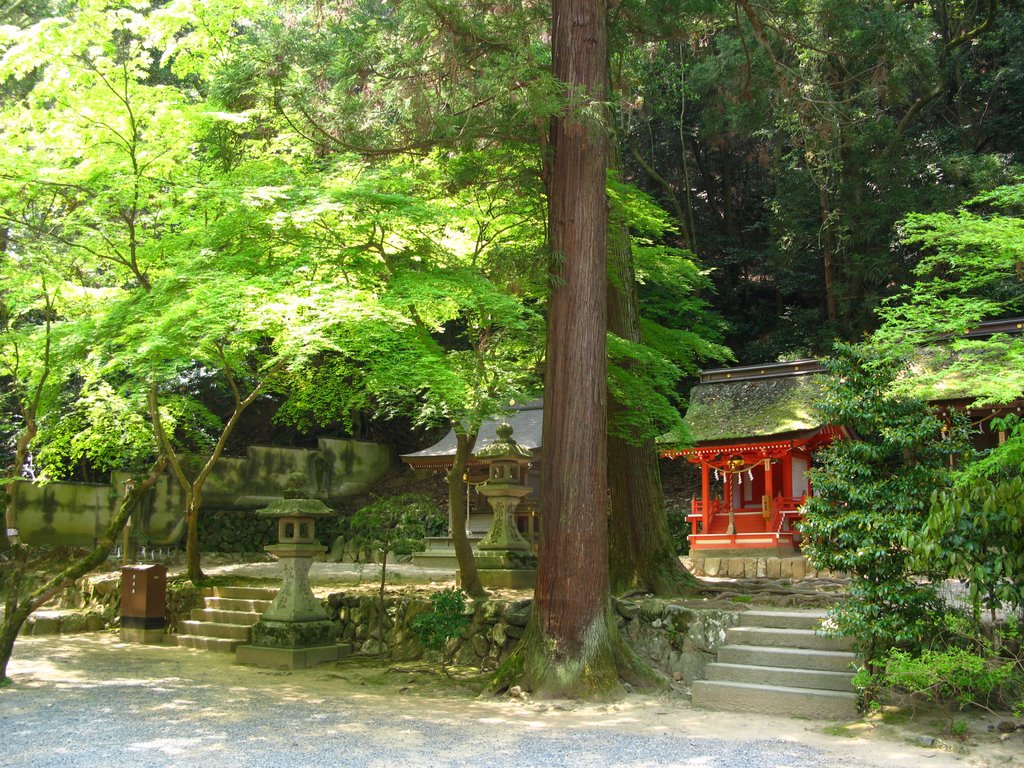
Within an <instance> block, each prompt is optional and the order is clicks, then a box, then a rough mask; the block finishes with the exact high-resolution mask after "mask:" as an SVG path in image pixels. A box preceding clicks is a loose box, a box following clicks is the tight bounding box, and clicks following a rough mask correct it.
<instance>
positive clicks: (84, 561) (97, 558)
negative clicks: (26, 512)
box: [0, 457, 167, 682]
mask: <svg viewBox="0 0 1024 768" xmlns="http://www.w3.org/2000/svg"><path fill="white" fill-rule="evenodd" d="M166 465H167V462H166V459H165V458H164V457H161V458H160V459H158V460H157V462H156V463H155V464H154V465H153V466H152V467H151V468H150V470H149V473H148V474H147V475H146V477H145V478H143V479H142V480H141V481H139V482H135V483H133V484H132V485H131V486H130V487H129V488H128V489H127V492H126V493H125V496H124V498H123V499H122V500H121V506H120V507H119V508H118V510H117V513H116V514H115V515H114V516H113V517H112V518H111V519H110V522H109V523H108V524H107V530H106V531H105V532H104V534H103V536H102V537H101V538H100V540H99V543H98V544H97V545H96V547H95V549H93V550H92V551H91V552H89V553H88V554H86V555H85V556H84V557H81V558H79V559H78V560H76V561H75V562H73V563H72V564H71V565H69V566H67V567H66V568H65V569H64V570H62V571H61V572H60V573H58V574H57V575H55V576H53V577H51V578H50V579H48V580H47V581H46V582H45V583H43V584H42V585H40V586H38V587H36V588H35V589H34V590H32V591H31V592H30V593H29V594H28V595H26V596H25V597H24V598H21V597H20V588H21V586H22V584H23V583H24V580H25V576H26V574H25V573H24V567H25V566H26V565H28V566H31V564H30V563H28V561H27V548H26V547H18V553H17V557H18V558H19V559H20V560H21V562H15V563H11V571H10V573H9V578H8V579H6V580H5V582H6V583H5V584H4V587H5V589H6V590H7V596H6V612H5V614H4V623H3V625H2V626H0V682H4V681H6V680H7V664H8V663H9V662H10V660H11V655H12V653H13V652H14V642H15V640H16V639H17V637H18V632H19V631H21V627H22V625H23V624H24V623H25V622H26V621H27V620H28V617H29V616H31V615H32V612H33V611H35V610H36V609H38V608H39V607H40V606H42V605H44V604H45V603H46V602H47V601H48V600H50V599H52V598H53V597H54V595H56V594H58V593H59V592H60V591H61V590H62V589H64V588H65V587H67V586H69V585H71V584H73V583H74V582H75V581H77V580H78V579H80V578H82V577H83V576H84V575H85V574H87V573H89V571H91V570H93V569H94V568H96V567H97V566H98V565H100V564H101V563H103V562H105V561H106V559H107V557H108V556H109V554H110V550H111V549H112V548H113V546H114V543H115V542H116V541H117V538H118V536H119V535H120V533H121V530H122V529H123V528H124V526H125V523H127V522H128V518H129V517H131V514H132V512H133V511H134V510H135V509H136V508H137V507H138V505H139V502H140V501H141V500H142V498H143V497H144V495H145V494H146V493H148V492H149V490H150V489H151V488H152V487H153V485H154V484H155V483H156V481H157V479H159V477H160V475H161V474H163V471H164V468H165V467H166Z"/></svg>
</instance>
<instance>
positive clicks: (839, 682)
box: [708, 662, 856, 693]
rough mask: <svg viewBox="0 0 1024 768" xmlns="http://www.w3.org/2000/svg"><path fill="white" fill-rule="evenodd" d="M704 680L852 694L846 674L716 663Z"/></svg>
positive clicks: (819, 670)
mask: <svg viewBox="0 0 1024 768" xmlns="http://www.w3.org/2000/svg"><path fill="white" fill-rule="evenodd" d="M708 679H709V680H721V681H724V682H730V683H755V684H757V685H774V686H780V687H784V688H816V689H818V690H821V691H846V692H847V693H856V689H855V688H854V687H853V682H852V681H851V678H850V673H849V671H846V672H830V671H826V670H822V669H794V668H785V667H764V666H760V665H754V664H729V663H727V662H717V663H715V664H711V665H709V666H708Z"/></svg>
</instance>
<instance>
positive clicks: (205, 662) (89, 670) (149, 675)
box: [0, 560, 1024, 768]
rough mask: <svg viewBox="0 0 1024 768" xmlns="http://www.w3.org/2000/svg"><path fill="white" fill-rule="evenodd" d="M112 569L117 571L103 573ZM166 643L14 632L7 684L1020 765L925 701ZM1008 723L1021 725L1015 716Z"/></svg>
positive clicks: (409, 584)
mask: <svg viewBox="0 0 1024 768" xmlns="http://www.w3.org/2000/svg"><path fill="white" fill-rule="evenodd" d="M277 568H278V566H277V564H276V563H273V562H246V563H239V562H237V561H234V562H216V561H213V560H211V561H210V562H208V563H207V562H205V561H204V570H205V571H206V573H207V574H208V575H210V576H214V577H217V578H218V580H221V579H226V580H229V581H235V580H236V579H237V581H238V583H244V582H249V583H251V582H252V581H263V580H267V581H270V580H273V579H274V578H275V576H276V575H277V573H278V571H277ZM174 570H177V569H173V568H172V572H173V571H174ZM379 574H380V571H379V569H378V568H377V567H376V566H354V565H351V564H330V563H318V564H316V565H315V566H314V568H313V571H312V573H311V574H310V581H311V583H312V585H313V588H314V591H315V592H317V594H318V595H320V596H325V595H326V594H328V593H330V592H333V591H352V590H355V591H360V592H362V591H366V592H369V591H371V590H373V589H375V585H376V584H377V583H378V580H379ZM116 577H117V571H116V570H112V571H111V572H110V573H109V574H108V576H107V578H116ZM389 577H390V578H389V579H388V581H389V590H394V591H396V592H405V593H415V592H421V591H422V592H424V593H428V592H431V591H434V590H436V589H438V588H440V587H443V586H450V585H451V584H452V583H453V582H452V577H451V573H450V572H444V571H438V572H430V571H425V570H424V569H417V568H414V567H412V566H402V565H399V566H396V567H394V568H393V570H390V573H389ZM100 578H102V577H100ZM505 596H506V597H526V596H528V595H526V594H522V595H519V594H508V595H505ZM726 599H728V598H726ZM712 600H714V598H712ZM172 642H173V641H172V639H171V638H168V639H167V642H166V644H165V645H162V646H142V645H133V644H123V643H121V642H120V641H119V637H118V634H117V633H116V632H115V631H105V632H98V633H89V634H82V635H71V636H67V635H65V636H42V637H24V638H20V639H19V640H18V643H17V645H16V647H15V652H14V657H13V659H12V661H11V665H10V667H9V674H10V676H11V677H12V678H13V680H14V685H13V687H12V688H11V689H10V692H15V691H16V690H18V689H20V690H22V691H29V690H32V691H35V692H37V693H42V692H44V691H52V692H53V693H54V695H59V693H60V692H61V691H62V690H71V689H74V690H82V689H88V688H91V687H94V686H104V685H109V684H111V682H112V681H120V682H122V683H125V684H128V685H133V684H137V685H146V686H148V685H154V686H162V685H166V686H170V688H173V689H175V690H188V689H189V688H202V689H204V690H206V691H222V692H223V695H218V696H216V697H215V699H214V704H213V705H212V710H215V711H208V712H205V713H204V714H203V716H204V717H205V716H210V717H215V718H226V719H238V718H239V717H240V715H239V714H238V713H237V712H236V710H238V711H244V707H245V702H246V701H252V700H254V699H257V698H262V697H265V696H268V695H270V696H274V697H278V698H280V699H281V700H287V701H290V702H296V703H302V704H308V705H309V706H310V707H311V708H313V709H315V708H317V707H322V706H325V705H329V702H330V701H332V700H344V701H345V702H348V703H356V704H358V706H359V707H360V708H362V709H364V710H365V711H366V712H367V713H368V714H373V715H375V716H380V717H386V716H387V715H388V714H389V713H393V712H395V711H396V709H397V710H398V711H400V712H401V713H402V716H403V717H407V718H415V719H418V720H424V721H430V720H431V719H435V720H436V721H437V722H438V723H442V722H444V723H459V724H472V723H477V724H479V725H480V726H481V727H483V726H488V727H494V726H500V725H501V724H503V723H504V724H508V725H509V726H514V727H515V728H518V729H526V730H528V731H532V732H538V733H547V734H548V735H549V736H550V735H551V734H553V733H554V734H557V733H559V732H563V731H565V732H568V731H572V730H580V729H583V730H586V729H595V728H600V729H615V730H616V732H620V733H625V734H633V735H644V736H651V737H654V736H657V735H659V734H674V735H680V734H685V735H687V736H692V737H701V738H708V739H722V740H727V741H735V742H737V743H739V742H741V741H746V742H749V741H760V740H772V739H777V740H783V741H786V742H792V743H797V744H802V745H806V746H809V747H814V748H818V749H822V750H824V751H827V752H829V753H830V754H833V755H839V756H842V757H843V759H842V761H841V762H843V763H845V762H846V760H845V757H846V756H849V757H850V758H851V760H852V761H853V764H856V765H858V766H876V767H877V768H895V767H898V766H935V767H936V768H945V767H946V766H970V767H975V766H978V767H980V766H986V767H987V766H1009V767H1010V768H1024V730H1021V729H1018V730H1016V731H1014V732H1011V733H1004V732H1001V731H1000V730H999V728H998V726H999V723H1000V721H1006V720H1009V719H1011V718H1010V717H1009V715H1008V714H1004V715H1002V716H997V715H991V714H989V713H986V712H963V713H955V714H954V715H953V720H954V721H956V722H957V723H958V725H960V727H961V729H963V727H964V725H965V726H966V730H963V732H961V733H960V734H959V737H954V736H953V735H952V734H951V733H950V725H951V719H950V716H949V715H948V714H947V713H945V712H938V711H934V710H931V711H929V710H926V709H918V710H917V711H916V712H911V711H909V710H896V709H895V708H889V709H887V710H884V711H882V712H880V713H876V714H872V715H868V716H865V717H863V718H860V719H858V720H856V721H853V722H844V723H833V722H824V721H811V720H800V719H792V718H783V717H775V716H772V715H771V713H765V714H764V715H749V714H733V713H722V712H709V711H705V710H701V709H698V708H695V707H693V706H691V705H690V703H689V701H688V700H687V699H686V698H685V697H684V696H683V695H681V694H678V693H673V694H663V695H644V694H630V695H629V696H627V697H626V698H625V699H624V700H622V701H620V702H617V703H614V704H608V705H604V704H601V705H598V704H583V703H579V702H565V701H561V702H540V701H531V700H528V699H527V700H519V699H514V698H509V697H504V698H500V699H495V698H481V697H479V696H478V693H479V691H480V690H482V688H483V687H484V684H485V682H486V679H485V677H484V676H483V675H481V673H480V672H479V671H478V670H474V669H458V670H455V671H454V672H452V673H451V674H443V673H442V672H441V670H439V669H438V668H437V667H434V666H431V665H429V664H424V663H412V664H400V665H396V664H389V663H388V662H383V664H381V663H379V662H378V661H377V660H376V659H365V658H363V659H348V660H345V661H342V662H338V663H336V664H327V665H323V666H320V667H316V668H313V669H307V670H296V671H292V672H284V671H271V670H263V669H257V668H253V667H245V666H240V665H236V664H234V663H233V658H232V657H230V656H227V655H222V654H218V653H211V652H204V651H194V650H191V649H184V648H177V647H176V646H174V645H172V644H171V643H172ZM7 694H8V691H0V714H2V713H3V712H4V711H5V699H6V700H7V701H6V704H12V703H13V702H14V701H15V700H16V699H17V698H18V697H17V696H13V697H8V696H7ZM168 706H172V707H173V706H176V705H174V704H173V703H172V704H169V705H168ZM2 719H3V718H0V720H2ZM1014 722H1015V723H1017V724H1024V721H1022V720H1021V718H1017V719H1016V720H1014ZM1022 727H1024V726H1022ZM469 757H470V756H469V755H467V759H468V758H469ZM467 764H472V762H471V761H470V762H468V763H467Z"/></svg>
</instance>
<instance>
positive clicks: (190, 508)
mask: <svg viewBox="0 0 1024 768" xmlns="http://www.w3.org/2000/svg"><path fill="white" fill-rule="evenodd" d="M185 569H186V574H187V575H188V580H189V581H191V582H192V583H193V584H198V583H199V582H201V581H202V580H203V579H204V578H205V576H206V575H205V574H204V573H203V566H202V553H201V551H200V549H199V501H198V500H197V499H196V497H195V495H194V494H193V493H192V491H191V490H186V491H185Z"/></svg>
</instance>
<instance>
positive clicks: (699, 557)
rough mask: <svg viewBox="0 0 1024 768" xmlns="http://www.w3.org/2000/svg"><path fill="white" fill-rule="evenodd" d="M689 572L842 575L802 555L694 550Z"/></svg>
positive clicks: (774, 576) (746, 575) (753, 576)
mask: <svg viewBox="0 0 1024 768" xmlns="http://www.w3.org/2000/svg"><path fill="white" fill-rule="evenodd" d="M688 559H689V560H690V563H691V565H690V566H689V568H690V572H691V573H693V574H694V575H695V576H712V577H714V576H718V577H725V578H731V579H792V580H793V581H799V580H800V579H835V578H842V576H841V575H840V574H834V573H832V572H830V571H818V570H816V569H815V568H814V567H813V566H812V565H811V564H810V563H809V562H808V560H807V558H806V557H804V556H803V555H796V556H793V557H776V556H771V555H768V556H764V555H762V556H755V555H752V554H744V555H732V556H730V554H727V553H722V554H714V555H712V554H710V553H705V552H699V553H698V552H691V553H690V557H689V558H688Z"/></svg>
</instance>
